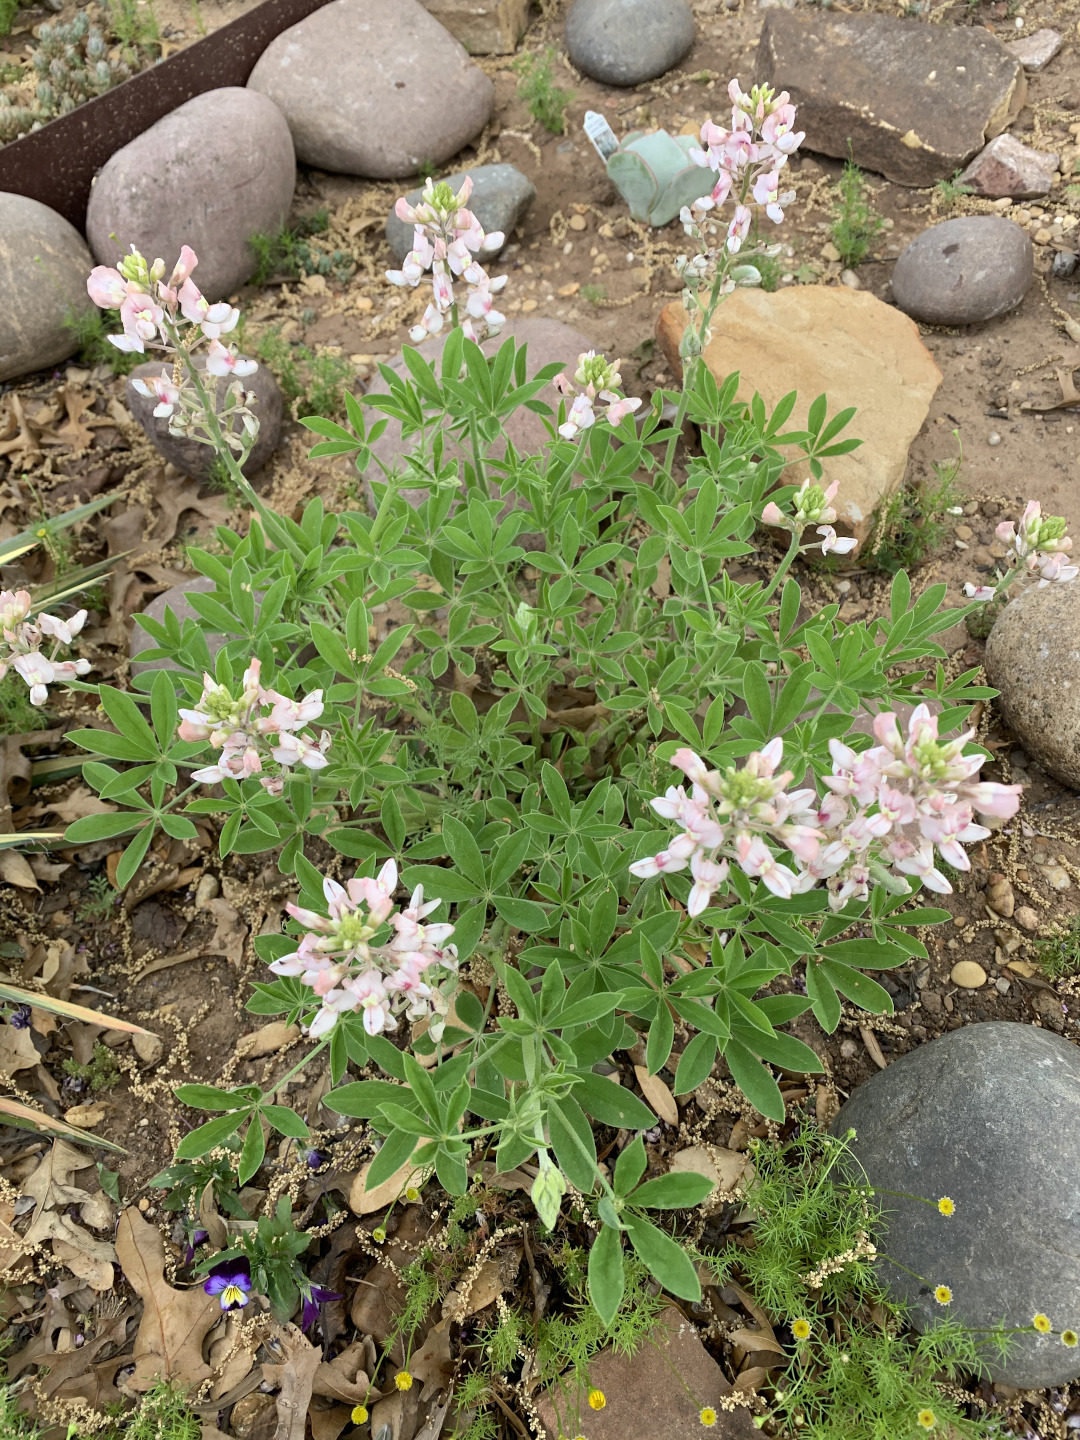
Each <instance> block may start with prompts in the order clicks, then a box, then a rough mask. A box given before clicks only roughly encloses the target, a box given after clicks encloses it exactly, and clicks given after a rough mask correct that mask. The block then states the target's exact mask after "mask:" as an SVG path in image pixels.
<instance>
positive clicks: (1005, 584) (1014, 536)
mask: <svg viewBox="0 0 1080 1440" xmlns="http://www.w3.org/2000/svg"><path fill="white" fill-rule="evenodd" d="M1065 529H1066V521H1065V520H1064V519H1063V517H1062V516H1060V515H1045V516H1044V515H1043V513H1042V506H1041V505H1040V504H1039V502H1038V501H1037V500H1031V501H1029V502H1028V504H1027V505H1026V506H1025V507H1024V513H1023V514H1022V515H1021V517H1020V519H1019V521H1018V522H1013V521H1011V520H1003V521H1002V522H1001V524H1000V525H999V526H998V527H997V530H996V532H995V533H996V534H997V538H998V539H999V540H1000V541H1002V543H1003V544H1005V545H1008V547H1009V553H1008V554H1007V555H1006V557H1005V566H1006V573H1005V574H1004V575H1000V574H999V575H996V576H995V583H994V584H993V585H974V584H972V583H971V582H970V581H969V582H968V584H966V585H965V586H964V594H965V595H966V596H967V597H968V599H969V600H974V601H976V602H977V603H980V604H988V603H989V602H990V601H992V600H1001V599H1004V598H1005V597H1006V596H1007V594H1008V592H1009V588H1010V586H1011V585H1012V584H1013V582H1014V581H1016V580H1018V579H1024V578H1030V579H1034V578H1035V577H1036V576H1037V577H1038V584H1039V587H1040V589H1041V588H1042V587H1043V586H1045V585H1049V584H1051V583H1052V582H1054V581H1056V582H1058V583H1059V584H1067V583H1069V582H1070V581H1073V580H1075V579H1076V577H1077V576H1078V575H1080V566H1078V565H1070V564H1069V562H1068V560H1067V558H1066V557H1067V555H1068V552H1069V551H1070V550H1071V549H1072V540H1071V539H1070V537H1069V536H1068V535H1066V533H1065Z"/></svg>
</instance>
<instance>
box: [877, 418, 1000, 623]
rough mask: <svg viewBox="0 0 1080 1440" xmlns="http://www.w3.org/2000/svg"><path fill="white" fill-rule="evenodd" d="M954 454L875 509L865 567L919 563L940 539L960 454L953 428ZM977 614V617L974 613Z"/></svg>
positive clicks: (889, 571)
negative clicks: (952, 457) (924, 476)
mask: <svg viewBox="0 0 1080 1440" xmlns="http://www.w3.org/2000/svg"><path fill="white" fill-rule="evenodd" d="M953 435H954V436H955V438H956V446H957V450H956V456H955V458H954V459H952V460H949V461H947V462H939V461H934V462H933V472H934V474H933V478H932V479H931V480H927V481H920V482H918V483H916V484H914V485H909V486H904V487H903V488H902V489H900V490H897V491H896V493H895V494H893V495H891V496H889V497H888V499H886V500H885V501H884V502H883V504H882V506H881V507H880V508H879V509H878V510H877V511H876V512H875V514H874V518H873V521H872V524H871V532H870V538H869V540H868V541H867V544H866V550H865V555H866V558H865V561H864V563H865V564H866V566H867V568H868V569H872V570H880V571H884V573H885V574H886V575H895V574H896V573H897V572H898V571H900V570H911V569H914V567H915V566H916V565H921V564H922V563H923V561H924V560H925V559H926V558H927V556H928V555H931V554H932V553H933V552H934V551H935V550H936V549H938V547H939V546H940V545H941V544H942V543H943V542H944V540H945V538H946V536H947V534H948V531H949V527H950V524H951V521H952V515H953V512H954V511H955V510H956V508H957V503H958V501H959V500H961V499H962V498H963V497H962V496H960V495H959V494H958V493H957V481H958V479H959V476H960V466H961V464H962V462H963V454H962V452H961V450H960V433H959V431H956V430H954V431H953ZM976 618H978V617H976Z"/></svg>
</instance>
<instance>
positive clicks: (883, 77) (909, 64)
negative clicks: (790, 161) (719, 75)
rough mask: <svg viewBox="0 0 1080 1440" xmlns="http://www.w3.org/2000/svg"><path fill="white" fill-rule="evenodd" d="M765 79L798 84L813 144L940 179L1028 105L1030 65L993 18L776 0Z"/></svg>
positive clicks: (767, 34)
mask: <svg viewBox="0 0 1080 1440" xmlns="http://www.w3.org/2000/svg"><path fill="white" fill-rule="evenodd" d="M754 78H755V80H758V81H759V82H760V81H765V82H767V83H768V84H770V85H772V86H774V87H775V89H777V90H787V91H788V92H789V93H790V95H791V98H792V100H793V101H794V103H795V104H796V105H797V106H798V107H799V129H800V130H805V131H806V140H805V142H804V148H806V149H807V150H816V151H818V152H820V153H821V154H823V155H835V156H837V157H838V158H839V159H842V160H846V159H847V157H848V154H849V151H850V154H851V157H852V159H853V160H854V161H855V163H856V164H857V165H862V166H863V167H864V168H865V169H867V170H876V171H878V172H879V174H882V175H887V176H888V178H889V179H890V180H895V181H897V183H898V184H901V185H918V186H923V185H932V184H933V183H934V182H935V181H936V180H943V179H946V178H947V177H948V176H950V175H953V174H954V173H955V172H956V171H957V170H958V169H959V168H960V167H961V166H962V165H966V164H967V162H968V161H969V160H970V159H971V157H972V156H973V155H974V154H975V152H976V151H977V150H981V149H982V147H983V146H984V145H985V144H986V142H987V141H988V140H992V139H993V138H994V136H995V135H999V134H1000V133H1001V131H1002V130H1004V129H1005V127H1006V126H1007V125H1008V124H1009V122H1010V121H1011V120H1012V119H1013V118H1014V117H1015V116H1016V115H1018V114H1019V112H1020V108H1021V106H1022V105H1023V103H1024V98H1025V96H1026V93H1027V81H1026V79H1025V77H1024V71H1023V67H1022V66H1021V64H1020V62H1019V60H1017V59H1016V57H1015V56H1013V55H1010V54H1009V52H1008V51H1007V50H1006V49H1005V46H1004V45H1003V44H1002V43H1001V41H1000V40H999V39H998V38H997V36H995V35H992V34H991V33H990V31H989V30H986V29H984V28H983V27H982V26H958V25H927V24H924V23H922V22H921V21H918V20H896V19H894V18H893V17H892V16H889V15H842V14H834V13H833V12H832V11H829V12H827V13H826V12H824V11H815V12H814V13H812V14H807V13H806V12H805V11H803V10H799V11H796V12H794V13H790V14H789V13H788V12H787V11H785V10H780V9H776V10H769V11H768V12H767V13H766V15H765V23H764V25H763V26H762V30H761V40H760V42H759V45H758V52H757V63H756V65H755V66H754Z"/></svg>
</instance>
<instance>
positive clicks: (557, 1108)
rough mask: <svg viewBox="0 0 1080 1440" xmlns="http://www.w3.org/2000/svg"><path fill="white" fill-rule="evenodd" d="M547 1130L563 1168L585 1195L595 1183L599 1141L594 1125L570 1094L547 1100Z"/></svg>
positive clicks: (589, 1193) (590, 1192) (588, 1193)
mask: <svg viewBox="0 0 1080 1440" xmlns="http://www.w3.org/2000/svg"><path fill="white" fill-rule="evenodd" d="M548 1132H549V1134H550V1136H551V1148H552V1149H553V1150H554V1151H555V1158H556V1159H557V1160H558V1162H559V1166H560V1168H561V1169H562V1170H563V1171H565V1173H566V1175H567V1176H568V1177H569V1179H570V1180H571V1181H572V1183H573V1184H574V1185H576V1186H577V1188H578V1189H579V1190H580V1191H581V1193H582V1194H583V1195H591V1194H592V1191H593V1187H594V1185H595V1184H596V1142H595V1140H594V1139H593V1132H592V1126H591V1125H590V1124H589V1122H588V1120H587V1119H586V1117H585V1114H584V1113H583V1111H582V1109H581V1106H580V1105H579V1104H578V1103H577V1101H576V1100H574V1099H573V1098H572V1097H571V1096H566V1097H565V1098H564V1099H562V1100H549V1101H548Z"/></svg>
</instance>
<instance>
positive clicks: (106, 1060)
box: [63, 1040, 122, 1095]
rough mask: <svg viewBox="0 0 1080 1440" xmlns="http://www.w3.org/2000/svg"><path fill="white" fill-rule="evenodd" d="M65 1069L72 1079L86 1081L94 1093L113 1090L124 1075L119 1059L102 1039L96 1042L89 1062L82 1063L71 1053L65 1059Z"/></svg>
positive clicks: (65, 1072)
mask: <svg viewBox="0 0 1080 1440" xmlns="http://www.w3.org/2000/svg"><path fill="white" fill-rule="evenodd" d="M63 1070H64V1074H65V1075H70V1076H71V1077H72V1079H74V1080H83V1081H85V1082H86V1084H87V1086H88V1087H89V1089H90V1091H91V1093H92V1094H94V1095H96V1094H98V1092H99V1091H101V1090H111V1089H112V1087H113V1086H114V1085H116V1084H117V1083H118V1082H119V1081H120V1079H121V1077H122V1071H121V1069H120V1064H119V1061H118V1060H117V1058H116V1056H115V1055H114V1054H113V1052H112V1051H111V1050H110V1049H109V1047H108V1046H107V1045H103V1044H102V1043H101V1041H100V1040H98V1041H96V1042H95V1044H94V1052H93V1055H92V1056H91V1058H90V1060H89V1061H88V1063H87V1064H85V1065H80V1064H79V1063H78V1062H77V1061H76V1060H75V1059H74V1058H73V1057H72V1056H70V1055H69V1056H68V1057H67V1059H66V1060H65V1061H64V1064H63Z"/></svg>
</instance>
